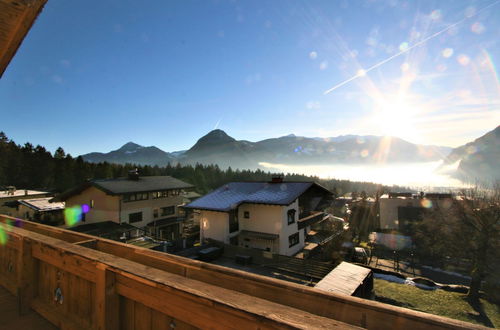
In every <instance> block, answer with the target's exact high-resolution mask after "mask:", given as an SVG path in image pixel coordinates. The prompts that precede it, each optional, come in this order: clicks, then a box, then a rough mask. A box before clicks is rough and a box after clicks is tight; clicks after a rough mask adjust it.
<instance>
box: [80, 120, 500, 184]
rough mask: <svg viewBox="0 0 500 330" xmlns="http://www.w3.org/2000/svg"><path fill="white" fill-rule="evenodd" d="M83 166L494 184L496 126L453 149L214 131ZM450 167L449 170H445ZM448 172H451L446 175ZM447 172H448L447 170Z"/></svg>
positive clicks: (499, 149)
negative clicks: (306, 170)
mask: <svg viewBox="0 0 500 330" xmlns="http://www.w3.org/2000/svg"><path fill="white" fill-rule="evenodd" d="M82 157H83V159H84V160H86V161H89V162H103V161H107V162H110V163H118V164H126V163H132V164H140V165H151V166H154V165H158V166H165V165H166V164H168V163H171V164H176V163H181V164H196V163H201V164H218V165H219V166H220V167H221V168H227V167H229V166H231V167H232V168H240V169H257V168H262V163H271V164H287V165H334V164H366V165H372V164H373V165H375V164H381V163H382V164H395V163H418V162H430V161H439V160H442V161H443V165H442V166H441V167H440V168H439V169H438V171H441V172H447V173H446V174H448V175H451V176H454V177H456V178H459V179H460V180H462V181H474V180H500V170H499V169H498V164H499V163H500V126H499V127H497V128H496V129H494V130H493V131H491V132H489V133H487V134H485V135H484V136H482V137H479V138H478V139H476V140H474V141H472V142H470V143H467V144H465V145H463V146H460V147H458V148H454V149H452V148H449V147H443V146H433V145H419V144H413V143H410V142H408V141H405V140H403V139H400V138H397V137H387V136H374V135H364V136H362V135H342V136H337V137H331V138H318V137H304V136H296V135H294V134H290V135H286V136H282V137H278V138H271V139H266V140H262V141H257V142H251V141H246V140H236V139H235V138H233V137H231V136H229V135H227V134H226V132H224V131H222V130H220V129H216V130H213V131H211V132H209V133H208V134H206V135H205V136H203V137H201V138H200V139H199V140H198V141H197V142H196V143H195V144H194V145H193V146H192V147H191V148H190V149H189V150H183V151H177V152H165V151H163V150H161V149H159V148H157V147H155V146H149V147H145V146H141V145H138V144H136V143H133V142H128V143H126V144H125V145H123V146H122V147H121V148H119V149H117V150H113V151H111V152H108V153H99V152H92V153H88V154H85V155H82ZM451 165H454V166H451ZM449 167H451V168H453V170H451V172H450V170H449ZM447 168H448V169H447Z"/></svg>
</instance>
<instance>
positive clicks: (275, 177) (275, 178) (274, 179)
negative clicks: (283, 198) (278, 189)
mask: <svg viewBox="0 0 500 330" xmlns="http://www.w3.org/2000/svg"><path fill="white" fill-rule="evenodd" d="M269 183H283V175H281V174H280V175H273V176H272V178H271V182H269Z"/></svg>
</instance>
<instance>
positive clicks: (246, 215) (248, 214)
mask: <svg viewBox="0 0 500 330" xmlns="http://www.w3.org/2000/svg"><path fill="white" fill-rule="evenodd" d="M243 218H245V219H250V212H248V211H245V212H243Z"/></svg>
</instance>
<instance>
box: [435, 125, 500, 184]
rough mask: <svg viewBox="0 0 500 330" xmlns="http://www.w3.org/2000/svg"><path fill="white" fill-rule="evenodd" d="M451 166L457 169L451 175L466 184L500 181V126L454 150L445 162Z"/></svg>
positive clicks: (445, 164)
mask: <svg viewBox="0 0 500 330" xmlns="http://www.w3.org/2000/svg"><path fill="white" fill-rule="evenodd" d="M450 165H455V166H453V168H456V170H455V171H454V172H453V173H451V174H452V175H453V176H454V177H456V178H458V179H460V180H462V181H465V182H472V183H476V181H482V182H484V181H486V182H492V181H496V180H500V126H497V128H495V129H494V130H492V131H490V132H488V133H486V134H485V135H483V136H481V137H479V138H477V139H475V140H474V141H472V142H469V143H467V144H464V145H463V146H460V147H458V148H455V149H453V150H452V151H451V152H450V154H449V155H448V156H447V157H446V158H445V160H444V162H443V167H445V166H450Z"/></svg>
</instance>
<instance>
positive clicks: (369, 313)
mask: <svg viewBox="0 0 500 330" xmlns="http://www.w3.org/2000/svg"><path fill="white" fill-rule="evenodd" d="M8 222H10V223H12V224H14V225H9V226H7V225H6V223H8ZM0 223H2V225H1V226H2V228H3V230H4V232H5V233H6V236H5V237H4V238H5V239H4V240H3V242H4V243H5V244H3V245H1V246H0V285H2V286H4V287H5V288H7V289H8V290H9V291H10V292H12V293H13V294H14V295H16V296H17V299H18V305H19V311H20V313H24V312H26V311H27V310H28V309H30V308H31V309H33V310H35V311H36V312H38V313H39V314H40V315H42V316H43V317H44V318H46V319H47V320H49V321H50V322H52V323H53V324H55V325H56V326H58V327H60V328H62V329H172V328H181V329H191V328H228V329H231V328H232V329H234V328H261V329H267V328H328V329H330V328H342V329H345V328H354V327H367V328H370V329H388V328H393V329H394V328H396V329H414V328H425V329H468V328H471V327H472V328H481V327H479V326H475V325H472V324H470V323H466V322H461V321H456V320H451V319H448V318H444V317H439V316H434V315H430V314H425V313H421V312H416V311H411V310H407V309H403V308H399V307H393V306H389V305H385V304H381V303H377V302H374V301H369V300H363V299H359V298H355V297H351V296H344V295H340V294H333V293H326V292H321V291H319V290H316V289H314V288H309V287H304V286H300V285H298V284H294V283H289V282H285V281H281V280H276V279H272V278H267V277H263V276H259V275H254V274H250V273H246V272H243V271H239V270H235V269H230V268H225V267H221V266H216V265H212V264H208V263H204V262H200V261H196V260H190V259H186V258H183V257H179V256H174V255H169V254H166V253H162V252H157V251H151V250H147V249H143V248H140V247H135V246H130V245H126V244H122V243H119V242H115V241H111V240H107V239H101V238H96V237H93V236H89V235H85V234H80V233H76V232H72V231H68V230H64V229H60V228H55V227H49V226H45V225H41V224H37V223H33V222H29V221H15V219H13V218H9V217H6V216H0ZM7 227H8V228H7Z"/></svg>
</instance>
